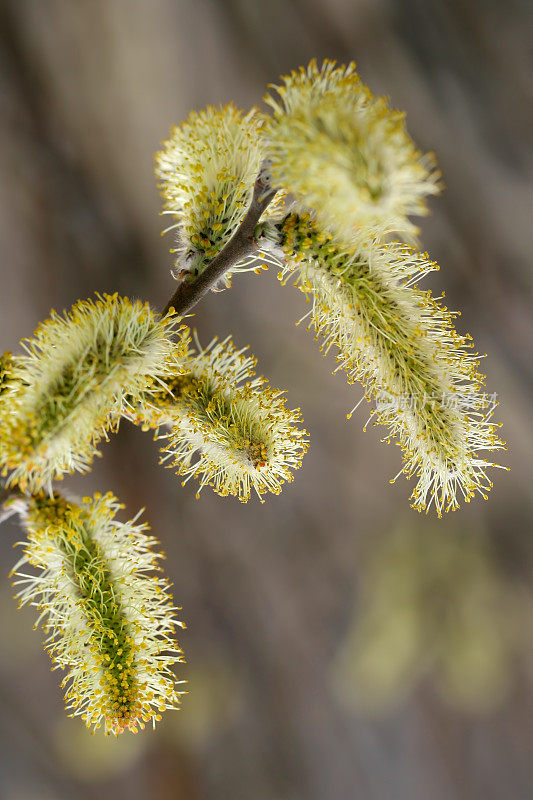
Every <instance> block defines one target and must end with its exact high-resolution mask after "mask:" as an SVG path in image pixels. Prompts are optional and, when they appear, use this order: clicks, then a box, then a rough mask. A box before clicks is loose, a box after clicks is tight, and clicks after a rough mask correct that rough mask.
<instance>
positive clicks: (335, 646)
mask: <svg viewBox="0 0 533 800" xmlns="http://www.w3.org/2000/svg"><path fill="white" fill-rule="evenodd" d="M531 11H532V7H531V4H530V3H528V2H526V1H525V0H523V2H521V1H520V0H499V1H498V0H329V2H328V0H286V2H282V0H268V2H266V1H265V2H261V0H227V2H222V0H219V1H218V2H216V0H196V2H192V1H191V2H189V1H188V0H145V2H142V0H2V2H0V93H1V99H0V103H1V127H0V163H1V176H2V178H1V182H0V231H1V269H2V283H1V286H2V304H1V307H2V314H1V317H0V331H1V335H2V338H1V346H0V349H2V350H3V349H8V348H9V349H13V348H16V346H17V341H18V340H19V339H20V338H21V337H24V336H28V335H30V334H31V333H32V331H33V330H34V328H35V326H36V324H37V323H38V322H39V320H41V319H43V318H44V317H46V315H47V314H48V312H49V309H50V308H51V307H54V308H56V309H62V308H65V307H68V306H69V305H70V304H71V303H72V302H74V301H75V300H76V299H78V298H79V297H86V296H89V295H91V294H92V293H93V292H94V291H97V290H99V291H102V290H108V291H115V290H117V291H119V292H121V293H124V294H128V295H135V296H138V297H142V298H147V299H149V300H150V301H151V302H153V303H154V305H155V306H156V307H160V306H161V305H163V304H164V302H165V301H166V300H167V299H168V297H169V296H170V294H171V292H172V290H173V283H172V280H171V277H170V274H169V269H170V267H171V256H170V255H169V253H168V249H169V248H170V247H171V246H172V241H171V238H170V237H169V236H168V235H167V236H166V237H164V238H163V239H162V238H161V237H160V229H161V228H162V227H163V224H162V222H163V220H162V219H161V218H160V217H159V216H158V212H159V210H160V202H159V198H158V194H157V190H156V187H155V180H154V178H153V175H152V159H153V153H154V151H155V150H156V149H157V147H158V144H159V142H160V141H161V140H162V139H163V138H165V137H166V136H167V134H168V130H169V127H170V125H171V124H173V123H178V122H180V121H181V120H182V119H183V118H184V117H185V116H186V115H187V114H188V112H189V110H190V109H192V108H197V109H199V108H202V107H203V106H205V105H206V104H208V103H212V104H219V103H226V102H229V101H231V100H233V101H235V103H236V104H237V105H239V106H241V107H243V108H248V107H250V106H251V105H253V104H257V103H259V102H260V100H261V97H262V96H263V94H264V91H265V87H266V84H267V83H268V82H270V81H275V80H277V78H278V76H279V74H280V73H284V72H287V71H289V70H290V69H292V68H295V67H298V66H299V65H300V64H306V63H307V62H308V60H309V59H310V58H311V57H313V56H316V57H317V58H319V59H322V58H324V57H330V58H335V59H337V60H339V61H341V62H347V61H349V60H352V59H355V60H356V61H357V64H358V67H359V70H360V72H361V75H362V77H363V79H364V80H365V81H366V82H368V83H369V84H370V86H371V88H372V89H373V90H374V91H375V92H379V93H385V94H388V95H389V96H390V97H391V100H392V103H393V104H394V105H395V106H396V107H399V108H402V109H405V110H406V111H407V120H408V127H409V130H410V132H411V134H412V135H413V137H414V138H415V140H416V141H417V143H418V144H419V145H420V147H422V148H424V149H432V150H435V151H436V153H437V156H438V161H439V164H440V167H441V169H442V171H443V174H444V179H445V182H446V186H447V188H446V191H445V193H444V194H443V196H442V197H441V198H439V199H436V200H433V201H432V202H431V210H432V216H431V217H430V218H428V219H427V220H426V221H424V223H423V236H422V242H423V246H424V248H427V249H428V250H429V251H430V253H431V255H432V257H434V258H435V259H436V260H437V261H439V262H440V264H441V271H440V273H438V274H437V276H436V278H435V280H434V281H433V282H432V284H431V285H432V288H433V289H434V290H435V291H436V293H437V294H439V293H440V291H441V290H442V289H445V290H446V294H447V302H448V304H449V306H450V307H452V308H460V309H461V310H462V317H461V318H460V319H459V321H458V322H459V327H460V329H461V330H462V331H463V332H465V331H470V332H471V333H472V335H473V336H474V339H475V341H476V345H477V347H478V349H479V350H480V352H481V353H485V352H487V353H488V358H487V359H486V360H484V362H483V367H484V371H486V373H487V376H488V380H487V389H488V391H490V392H493V391H496V392H497V393H498V397H499V400H500V403H501V405H500V407H499V409H498V411H497V414H498V416H499V419H500V420H501V421H502V422H503V423H504V428H503V435H504V438H505V439H506V440H507V442H508V445H509V450H508V452H507V453H505V454H503V460H504V463H507V464H508V465H509V466H510V467H511V470H510V472H503V471H494V482H495V486H494V489H493V491H492V493H491V496H490V497H489V500H488V502H484V501H482V500H476V501H475V502H473V503H471V504H470V505H469V506H466V507H465V508H463V509H462V510H461V511H460V512H456V513H455V514H454V515H452V516H451V517H450V518H448V519H446V520H443V521H440V522H439V521H435V520H433V519H431V518H430V517H425V516H419V515H417V514H416V513H415V512H414V511H411V510H410V508H409V501H408V497H409V494H410V485H409V484H408V483H407V482H406V481H405V480H404V479H403V478H401V479H399V480H398V481H397V483H396V484H395V485H394V486H390V485H389V482H388V481H389V479H390V478H391V477H392V476H394V475H395V474H396V472H397V471H398V469H399V464H400V460H399V455H400V454H399V451H398V450H397V449H396V448H394V447H390V446H386V445H384V444H380V441H379V440H380V435H383V432H381V433H380V431H379V430H377V429H373V428H369V430H368V431H367V432H366V433H363V431H362V427H363V424H364V422H365V421H366V418H367V415H368V413H367V409H366V408H364V407H363V406H361V407H360V408H359V410H358V412H357V414H355V415H354V418H352V420H351V421H349V422H348V421H347V420H346V412H347V411H348V410H349V409H350V408H352V406H354V405H355V403H356V402H357V400H358V398H359V396H360V392H359V390H358V388H357V387H351V388H349V387H347V385H346V383H345V381H344V379H343V378H342V376H341V375H337V376H332V375H331V374H330V373H331V369H332V368H333V361H332V359H328V360H326V359H324V358H323V357H322V356H321V355H320V353H319V351H318V348H317V347H316V344H315V343H314V342H313V340H312V337H311V336H309V335H308V334H306V332H305V330H304V329H303V327H300V328H295V327H294V324H293V321H295V320H296V319H298V318H299V317H300V316H301V315H302V313H304V311H303V309H304V307H305V302H304V298H303V296H302V295H301V294H299V293H298V292H297V291H296V290H294V289H291V288H290V287H287V288H283V287H281V286H280V284H279V283H278V281H277V280H276V275H275V270H273V269H271V270H270V271H269V272H268V273H262V274H261V277H256V276H254V275H253V274H252V275H245V276H238V277H236V279H235V280H234V282H233V288H232V289H231V290H230V291H227V292H224V293H222V294H217V295H211V296H210V297H209V298H208V299H207V300H206V301H204V302H203V303H202V304H201V306H199V307H198V308H197V311H196V315H195V320H194V324H195V325H196V327H197V328H198V330H199V335H200V338H201V340H202V341H203V342H205V343H207V342H208V341H209V339H210V338H211V336H212V335H213V334H215V333H218V334H220V335H222V336H224V335H226V334H228V333H232V334H233V335H234V338H235V341H236V342H237V343H238V344H240V345H244V344H249V345H250V346H251V350H252V352H253V353H254V354H255V355H256V356H257V357H258V359H259V368H260V370H261V371H262V372H263V373H264V374H266V375H267V376H268V377H269V378H270V379H271V381H272V382H273V383H274V384H275V385H278V386H281V387H283V388H286V389H287V390H288V401H289V404H291V405H292V406H301V408H302V411H303V415H304V418H305V426H306V428H307V429H308V430H309V431H310V432H311V448H310V451H309V453H308V455H307V457H306V459H305V461H304V466H303V467H302V469H301V470H300V471H299V472H298V473H297V474H296V476H295V481H294V483H292V484H290V485H289V486H287V487H286V489H285V491H284V492H283V494H282V495H281V496H279V497H271V498H269V499H268V500H267V502H266V503H265V504H264V505H260V504H259V503H257V502H253V501H251V502H250V503H249V504H248V505H246V506H243V505H242V504H240V503H238V502H237V501H236V500H234V499H232V498H228V499H225V500H223V499H220V498H218V497H216V496H215V495H213V493H212V492H211V490H210V489H209V488H207V489H205V490H204V491H203V492H202V495H201V499H200V500H195V498H194V494H195V486H194V485H193V484H192V482H191V483H189V484H188V485H187V486H186V487H185V488H181V486H180V483H179V480H178V479H177V478H176V477H175V476H174V475H173V474H172V472H171V471H168V470H163V469H162V468H160V467H158V466H157V449H156V446H155V444H154V443H153V442H152V441H151V437H150V436H149V435H146V434H142V432H141V431H140V430H137V429H134V428H133V427H132V426H128V425H124V426H123V428H122V429H121V431H120V434H119V435H118V437H117V438H115V439H114V440H113V441H112V442H111V443H110V444H108V445H105V446H104V448H103V449H104V458H103V459H101V460H99V462H98V463H97V464H96V466H95V469H94V471H93V472H92V473H91V474H90V475H89V476H88V477H87V478H85V479H79V478H76V479H72V480H69V482H68V485H69V487H70V488H71V489H72V490H73V491H80V492H83V493H84V494H86V493H88V492H89V491H93V490H108V489H111V490H112V491H114V492H115V493H116V494H117V495H118V496H119V497H120V498H121V500H122V501H124V502H125V503H126V504H127V507H128V510H129V511H130V512H131V513H132V514H133V513H134V512H136V511H137V509H138V508H139V507H141V506H145V507H146V509H147V511H146V514H145V518H146V519H147V520H148V521H149V522H150V523H151V525H152V528H153V530H154V532H155V533H156V534H157V535H158V536H159V538H160V539H161V540H162V543H163V546H164V548H165V550H166V552H167V555H168V560H167V561H166V571H167V574H168V575H169V576H170V577H171V579H172V580H173V582H174V594H175V598H176V600H177V601H178V603H179V604H180V605H182V606H183V612H182V616H183V618H184V619H185V620H186V622H187V624H188V629H187V631H185V632H184V633H183V634H182V637H181V642H182V645H183V647H184V649H185V653H186V657H187V664H186V665H183V666H181V667H179V674H180V676H181V677H185V678H187V680H188V681H189V685H188V689H189V692H190V693H189V694H188V695H187V696H186V697H185V698H184V701H183V710H182V711H181V712H180V713H174V714H172V713H167V714H166V715H165V716H164V718H163V721H162V722H161V723H160V724H159V726H158V728H157V729H156V730H155V731H153V732H152V731H145V732H144V733H143V734H142V735H138V736H137V737H134V736H129V737H128V736H127V735H124V736H123V737H121V738H120V739H119V740H116V741H115V740H111V739H105V738H104V737H103V735H98V734H97V735H96V736H93V737H91V736H90V735H89V734H88V733H87V732H86V730H85V728H84V727H83V724H82V723H81V722H80V721H79V720H71V719H68V718H67V717H66V715H65V714H64V712H63V703H62V698H61V692H60V690H59V687H58V684H59V677H58V674H57V673H51V672H50V670H49V660H48V657H47V656H46V655H45V654H44V653H43V651H42V647H41V644H42V633H41V632H40V631H39V632H34V631H33V630H32V625H33V621H34V615H33V613H32V612H31V610H24V611H20V612H17V610H16V603H15V601H13V600H12V597H11V595H12V590H11V588H10V586H9V581H8V579H7V573H8V571H9V569H10V568H11V566H12V564H13V562H14V560H15V559H16V553H14V551H13V550H12V545H13V543H14V542H15V541H16V540H17V539H18V538H20V533H19V531H18V530H17V527H16V525H14V524H11V525H9V524H6V525H5V526H3V529H2V531H1V533H2V536H1V539H0V557H1V560H2V576H3V579H4V580H3V583H2V584H1V585H0V617H1V618H0V650H1V656H0V798H1V800H52V799H53V800H56V799H59V800H70V798H81V799H82V800H85V799H87V800H89V799H90V798H91V799H92V798H101V799H102V800H107V798H115V799H116V798H121V799H122V798H128V800H141V799H142V800H145V798H150V799H151V800H152V799H153V800H215V799H216V800H229V799H230V798H231V800H249V799H250V798H253V800H351V799H352V798H361V800H428V799H429V798H431V800H477V799H478V798H483V800H501V799H502V798H506V800H526V798H530V797H531V796H533V767H532V758H531V755H532V744H533V736H532V728H533V726H532V724H531V723H532V710H533V703H532V696H533V695H532V682H533V654H532V639H531V630H532V622H533V610H532V609H533V600H532V588H531V577H532V573H533V558H532V549H531V517H532V514H531V485H532V470H531V453H532V450H533V441H532V439H533V437H532V435H531V434H532V431H531V338H532V327H533V325H532V315H531V304H530V302H531V290H532V271H531V269H530V254H531V252H532V244H533V242H532V232H533V226H532V224H531V211H532V200H533V198H532V193H531V177H532V167H533V157H532V150H531V147H530V145H531V133H532V106H531V95H532V80H531V77H532V73H531V69H530V67H531V41H530V40H529V39H528V26H529V27H530V29H531V22H532V21H533V20H532V14H531Z"/></svg>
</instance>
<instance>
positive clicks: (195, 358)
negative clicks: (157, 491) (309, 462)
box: [127, 337, 307, 502]
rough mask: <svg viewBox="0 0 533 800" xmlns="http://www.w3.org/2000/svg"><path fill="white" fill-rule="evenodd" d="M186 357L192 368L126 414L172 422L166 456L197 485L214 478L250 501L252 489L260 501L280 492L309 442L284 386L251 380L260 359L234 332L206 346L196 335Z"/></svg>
mask: <svg viewBox="0 0 533 800" xmlns="http://www.w3.org/2000/svg"><path fill="white" fill-rule="evenodd" d="M180 363H181V364H182V365H183V368H184V369H186V370H188V372H187V373H186V374H178V375H176V377H175V378H173V379H172V378H171V379H167V380H166V390H163V389H162V390H161V391H160V392H158V393H157V394H156V395H155V396H153V397H152V398H150V401H149V402H148V403H144V404H143V403H141V404H140V405H139V406H138V409H137V412H136V414H133V415H132V414H130V413H129V414H128V415H127V416H129V417H130V418H131V419H133V421H135V422H137V423H139V424H144V425H146V426H148V427H154V428H158V427H159V426H168V427H169V431H168V432H167V433H164V434H163V436H162V438H163V440H164V441H165V444H164V446H163V447H162V453H163V457H162V461H163V462H169V466H173V467H177V471H178V474H179V475H183V476H184V477H185V481H187V480H189V479H190V478H192V477H195V478H198V479H199V482H200V486H199V489H198V491H200V490H201V489H202V488H203V486H205V485H209V486H211V487H212V488H213V489H214V490H215V492H217V493H218V494H220V495H222V496H227V495H234V496H237V497H238V498H239V500H241V501H243V502H247V501H248V500H249V498H250V495H251V492H252V491H255V493H256V494H257V495H258V496H259V498H260V499H261V500H262V499H263V495H264V494H265V493H266V492H272V493H274V494H279V492H281V487H282V485H283V483H284V482H285V481H291V480H292V479H293V475H292V472H293V470H295V469H298V468H299V467H300V465H301V462H302V457H303V455H304V453H305V451H306V449H307V438H306V437H307V434H306V431H305V430H303V429H302V428H299V427H297V425H298V423H299V422H300V421H301V415H300V413H299V409H295V410H290V409H288V408H287V407H286V404H285V399H284V398H283V393H282V392H281V391H280V390H279V389H274V388H272V387H270V386H269V385H268V383H267V382H266V380H265V379H264V378H255V379H253V380H249V379H250V378H251V376H252V375H253V367H254V366H255V363H256V362H255V359H254V358H253V357H251V356H246V355H245V354H244V351H243V350H236V349H235V347H234V345H233V344H232V342H231V339H230V338H229V337H228V338H227V339H225V340H224V341H223V342H217V341H216V340H213V341H212V342H211V343H210V344H209V345H208V346H207V347H206V348H204V349H202V348H201V347H200V344H199V343H198V341H196V348H191V349H190V351H189V354H188V357H187V358H186V359H185V360H183V361H181V362H180Z"/></svg>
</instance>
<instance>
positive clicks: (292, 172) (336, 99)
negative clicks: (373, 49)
mask: <svg viewBox="0 0 533 800" xmlns="http://www.w3.org/2000/svg"><path fill="white" fill-rule="evenodd" d="M282 81H283V83H282V85H280V86H271V89H272V90H274V91H273V92H271V93H270V94H268V95H267V96H266V97H265V102H266V103H268V104H269V105H270V107H271V108H272V110H273V115H272V116H271V117H266V118H265V127H264V137H265V148H266V150H267V153H268V158H269V162H268V163H269V171H270V176H271V180H272V183H273V185H274V186H279V187H280V188H281V189H283V190H284V191H285V192H289V193H293V194H294V195H295V198H296V207H297V209H298V210H299V211H305V210H307V209H309V208H312V209H313V210H314V211H315V212H316V214H317V215H318V218H319V220H320V221H321V223H322V225H323V226H324V227H326V228H327V229H328V230H329V231H330V232H332V233H334V234H335V235H336V237H337V238H338V239H340V240H341V241H342V242H343V243H344V244H347V245H350V246H353V245H354V244H359V243H360V242H362V241H365V240H368V239H370V238H374V237H380V238H382V237H386V236H388V235H390V234H396V235H397V236H401V237H404V238H407V239H408V240H412V239H413V238H414V237H415V236H416V234H417V233H418V229H417V228H416V226H415V225H414V224H413V223H412V222H411V221H410V220H409V216H410V215H421V214H422V215H423V214H426V213H427V206H426V197H427V196H428V195H431V194H436V193H438V191H439V190H440V187H439V184H438V178H439V173H437V172H436V171H435V169H434V160H433V156H432V155H430V154H426V155H423V154H422V153H421V152H420V151H419V150H418V149H417V148H416V146H415V145H414V143H413V141H412V139H411V138H410V136H409V134H408V133H407V131H406V128H405V121H404V116H405V115H404V114H403V113H401V112H398V111H395V110H393V109H391V108H390V106H389V104H388V101H387V99H386V98H384V97H375V96H374V95H373V94H372V92H371V91H370V89H369V88H368V87H367V86H365V84H364V83H363V82H362V81H361V79H360V77H359V75H358V74H357V72H356V71H355V64H354V63H353V62H352V63H350V64H348V66H340V67H336V66H335V62H333V61H327V60H326V61H324V63H323V64H322V66H321V67H318V66H317V63H316V61H315V60H313V61H311V63H310V64H309V66H308V67H307V68H304V67H301V68H300V70H299V71H294V72H291V73H290V75H286V76H284V77H283V78H282Z"/></svg>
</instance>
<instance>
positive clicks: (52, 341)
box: [0, 294, 183, 491]
mask: <svg viewBox="0 0 533 800" xmlns="http://www.w3.org/2000/svg"><path fill="white" fill-rule="evenodd" d="M177 330H178V326H177V323H176V322H175V321H174V319H173V318H172V317H171V316H167V317H165V318H164V319H161V318H159V316H158V315H156V314H155V313H154V312H153V311H152V310H151V309H150V307H149V305H148V303H141V302H140V301H138V300H137V301H131V300H129V299H128V298H122V297H119V296H118V295H116V294H115V295H112V296H110V295H103V296H98V297H97V299H96V300H95V301H92V300H84V301H79V302H77V303H76V304H75V305H74V306H73V307H72V309H71V310H70V311H69V312H66V313H64V314H63V315H59V314H56V313H55V312H52V314H51V317H50V319H48V320H47V321H45V322H43V323H42V324H41V325H40V326H39V327H38V328H37V330H36V331H35V334H34V336H33V338H32V339H29V340H26V341H24V342H23V343H22V344H23V346H24V348H25V350H26V355H25V356H18V357H16V359H15V362H14V363H15V368H14V374H15V377H16V379H17V380H18V382H19V387H21V388H20V389H19V390H18V391H17V393H16V399H14V400H12V401H10V400H9V399H8V400H7V401H6V402H5V403H1V404H0V417H1V419H2V425H3V426H4V431H3V437H2V438H3V445H2V448H1V450H0V456H1V458H2V467H3V473H2V474H3V476H4V477H5V478H6V483H7V485H8V486H13V485H15V484H18V486H19V487H20V488H21V489H22V490H25V489H26V488H30V490H32V491H33V490H38V489H40V488H42V487H44V488H46V489H48V490H49V489H50V485H51V481H52V480H53V479H54V478H60V477H61V476H62V475H63V474H64V473H68V472H73V471H74V470H78V471H80V472H85V471H87V469H88V468H89V465H90V464H91V462H92V460H93V459H94V457H95V455H97V452H98V451H97V448H96V445H97V443H98V442H99V441H100V439H101V438H102V437H107V434H108V432H109V431H111V430H114V429H115V428H116V420H117V419H118V418H119V415H120V414H121V412H122V411H123V410H124V408H125V406H126V405H127V402H128V400H127V398H130V401H131V400H134V399H135V397H137V396H139V394H140V393H141V392H142V393H143V394H146V393H147V392H148V393H149V392H150V391H151V390H152V388H153V382H154V375H156V374H157V375H164V374H165V372H166V370H167V369H168V364H169V363H170V362H173V363H174V362H175V360H176V357H177V356H178V355H179V353H180V352H181V351H182V350H183V344H182V341H181V339H179V340H178V342H177V343H175V342H174V341H173V334H174V333H175V332H177ZM181 330H183V328H182V329H181Z"/></svg>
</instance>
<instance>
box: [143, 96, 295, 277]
mask: <svg viewBox="0 0 533 800" xmlns="http://www.w3.org/2000/svg"><path fill="white" fill-rule="evenodd" d="M260 124H261V121H260V117H259V116H258V112H257V110H256V109H252V110H251V111H250V112H248V113H247V114H244V113H243V112H242V111H239V110H238V109H236V108H235V106H233V105H227V106H223V107H220V108H213V107H212V106H209V107H208V108H206V109H205V110H203V111H200V112H196V111H194V112H192V113H191V114H190V115H189V117H188V119H187V120H185V122H183V123H182V124H181V125H177V126H175V127H173V128H172V130H171V133H170V136H169V138H168V139H167V140H166V141H164V142H163V144H162V149H161V150H160V151H159V152H158V153H156V156H155V162H156V166H155V173H156V176H157V177H158V178H159V180H160V184H159V187H160V189H161V194H162V196H163V201H164V206H165V213H167V214H170V216H171V217H172V218H173V220H174V222H173V224H172V225H171V226H170V227H169V228H167V229H166V230H167V231H168V230H175V232H176V244H175V247H174V248H173V250H172V252H173V253H174V254H175V257H176V266H175V269H174V270H173V274H174V277H176V278H178V279H179V280H186V281H187V280H194V278H196V277H197V276H198V275H199V274H200V273H201V272H203V270H204V268H205V267H206V265H207V264H208V263H209V262H210V261H211V260H212V259H213V258H214V257H215V256H216V255H217V253H218V252H219V251H220V250H221V248H222V247H223V246H224V245H225V244H226V243H227V242H228V241H229V240H230V239H231V237H232V236H233V234H234V233H235V231H236V230H237V228H238V227H239V225H240V224H241V222H242V220H243V218H244V215H245V214H246V211H247V210H248V207H249V205H250V201H251V199H252V194H253V189H254V184H255V181H256V179H257V177H258V175H259V172H260V168H261V164H262V161H263V159H264V152H263V148H262V142H261V137H260V132H259V127H260ZM281 199H282V195H281V193H278V195H277V197H276V198H275V199H274V201H273V202H272V203H271V204H270V206H269V208H268V209H267V211H266V214H265V218H269V216H270V215H271V214H272V213H274V212H275V210H276V208H277V207H278V205H279V203H280V202H281ZM164 232H166V231H164ZM252 261H253V265H252V266H250V258H246V259H245V260H244V261H243V262H241V263H237V264H235V265H234V266H232V269H231V272H232V273H233V272H243V271H249V270H254V269H256V268H257V263H255V260H252ZM223 283H224V284H225V285H229V283H230V274H229V273H227V274H226V275H225V276H224V278H223Z"/></svg>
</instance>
